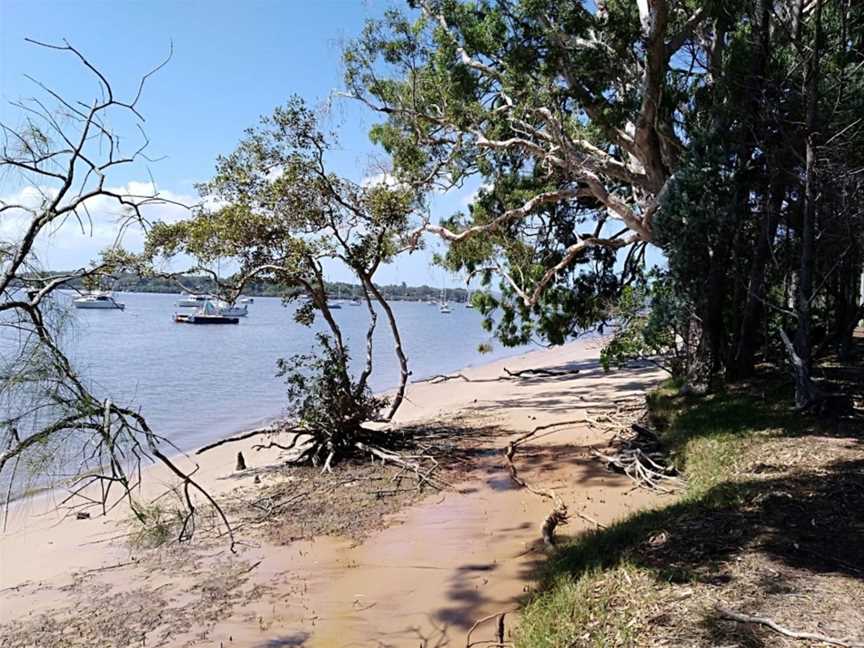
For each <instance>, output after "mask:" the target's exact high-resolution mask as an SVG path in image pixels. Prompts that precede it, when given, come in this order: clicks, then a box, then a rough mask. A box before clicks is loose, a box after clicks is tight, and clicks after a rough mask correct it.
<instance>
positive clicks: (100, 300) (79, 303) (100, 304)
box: [72, 291, 126, 310]
mask: <svg viewBox="0 0 864 648" xmlns="http://www.w3.org/2000/svg"><path fill="white" fill-rule="evenodd" d="M72 305H73V306H75V308H89V309H94V310H95V309H98V310H123V309H124V308H126V304H122V303H120V302H118V301H117V300H116V299H114V297H113V296H112V295H111V293H110V292H102V291H95V292H90V293H84V294H83V295H81V296H80V297H76V298H75V299H73V300H72Z"/></svg>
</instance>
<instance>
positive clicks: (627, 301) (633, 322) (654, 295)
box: [600, 271, 689, 376]
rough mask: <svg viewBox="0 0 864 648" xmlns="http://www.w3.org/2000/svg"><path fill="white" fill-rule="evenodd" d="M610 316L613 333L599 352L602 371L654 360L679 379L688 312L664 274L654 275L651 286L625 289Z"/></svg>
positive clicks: (683, 354)
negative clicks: (633, 361)
mask: <svg viewBox="0 0 864 648" xmlns="http://www.w3.org/2000/svg"><path fill="white" fill-rule="evenodd" d="M612 316H613V318H614V321H615V333H614V335H613V336H612V338H611V339H610V340H609V342H607V344H606V345H605V346H604V347H603V349H601V351H600V363H601V365H602V366H603V370H604V371H609V370H610V369H611V368H612V367H613V366H615V367H621V366H623V365H624V364H625V363H626V362H627V361H628V360H633V359H639V358H655V359H656V361H658V362H666V363H668V365H667V366H664V368H666V369H667V370H668V371H669V372H670V373H671V374H672V375H674V376H681V374H682V372H683V370H684V368H685V362H686V357H685V349H683V348H682V347H683V340H684V338H685V337H686V335H687V334H686V328H687V325H688V321H689V311H688V308H687V304H686V302H684V301H683V300H681V299H680V298H679V297H678V296H677V293H676V292H675V290H674V289H673V285H672V283H671V282H670V280H669V277H668V275H667V274H666V273H663V272H660V271H655V272H653V273H652V274H651V281H650V283H647V284H636V285H632V286H627V287H625V288H624V289H623V290H622V291H621V294H620V296H619V298H618V300H617V302H616V304H615V307H614V309H613V310H612Z"/></svg>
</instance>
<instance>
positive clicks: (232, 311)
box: [207, 299, 249, 317]
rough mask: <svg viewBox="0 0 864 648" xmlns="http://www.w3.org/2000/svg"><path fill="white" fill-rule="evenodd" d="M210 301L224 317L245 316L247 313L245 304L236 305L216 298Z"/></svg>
mask: <svg viewBox="0 0 864 648" xmlns="http://www.w3.org/2000/svg"><path fill="white" fill-rule="evenodd" d="M207 303H211V302H207ZM212 303H213V304H214V305H215V306H216V308H217V309H218V310H219V314H220V315H225V316H226V317H246V316H247V315H248V314H249V309H248V308H247V307H246V305H245V304H244V305H243V306H237V304H229V303H228V302H226V301H222V300H221V299H220V300H216V301H214V302H212Z"/></svg>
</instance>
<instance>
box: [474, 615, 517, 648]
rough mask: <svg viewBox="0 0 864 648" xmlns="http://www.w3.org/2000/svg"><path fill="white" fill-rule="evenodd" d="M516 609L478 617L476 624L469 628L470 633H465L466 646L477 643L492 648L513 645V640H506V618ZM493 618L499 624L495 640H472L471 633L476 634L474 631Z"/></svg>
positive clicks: (503, 647)
mask: <svg viewBox="0 0 864 648" xmlns="http://www.w3.org/2000/svg"><path fill="white" fill-rule="evenodd" d="M515 611H516V610H504V611H503V612H495V613H494V614H489V615H486V616H484V617H482V618H480V619H477V620H476V621H475V622H474V625H472V626H471V627H470V628H469V629H468V634H466V635H465V648H471V647H472V646H477V645H483V646H489V647H491V648H505V647H509V646H513V645H514V644H513V643H512V642H509V641H504V634H505V628H504V618H505V617H506V616H507V615H508V614H510V612H515ZM493 619H494V620H495V622H496V626H497V627H496V628H495V641H471V635H472V634H474V631H475V630H476V629H477V628H479V627H480V626H481V625H483V624H484V623H486V622H487V621H492V620H493Z"/></svg>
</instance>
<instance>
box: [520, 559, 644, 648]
mask: <svg viewBox="0 0 864 648" xmlns="http://www.w3.org/2000/svg"><path fill="white" fill-rule="evenodd" d="M660 600H661V587H660V585H659V584H658V583H657V581H656V580H655V579H653V578H650V577H648V576H647V575H646V573H645V572H644V570H641V569H639V568H637V567H635V566H633V565H629V564H623V565H620V566H618V567H616V568H614V569H610V570H606V571H603V570H599V569H598V570H593V571H591V572H589V573H586V574H584V575H583V577H582V578H579V579H572V578H561V579H560V582H558V583H556V585H555V586H554V587H551V588H549V589H547V590H546V591H545V592H544V593H542V594H540V595H539V596H538V598H537V599H536V600H535V601H534V603H533V604H532V607H531V608H530V610H531V611H530V613H528V614H526V615H525V616H524V617H523V619H522V621H521V623H520V625H519V630H518V639H517V644H518V645H530V646H537V647H538V648H540V647H542V648H557V647H559V646H572V645H578V646H586V647H587V646H590V647H592V648H606V647H608V646H635V645H645V628H646V626H647V621H648V619H649V617H651V616H653V615H654V614H655V613H656V609H655V606H656V604H657V603H658V602H659V601H660ZM576 602H578V605H574V603H576ZM634 602H635V603H636V605H634ZM574 642H576V643H574Z"/></svg>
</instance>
